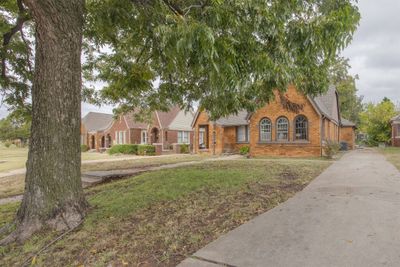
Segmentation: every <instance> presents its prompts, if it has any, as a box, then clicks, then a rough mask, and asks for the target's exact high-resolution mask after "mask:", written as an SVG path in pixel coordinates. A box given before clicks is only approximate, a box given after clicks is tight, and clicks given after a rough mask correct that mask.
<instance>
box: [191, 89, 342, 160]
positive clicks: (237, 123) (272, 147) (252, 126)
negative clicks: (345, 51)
mask: <svg viewBox="0 0 400 267" xmlns="http://www.w3.org/2000/svg"><path fill="white" fill-rule="evenodd" d="M284 96H285V102H287V101H290V102H291V103H296V104H297V105H298V106H300V107H301V111H300V112H298V113H296V112H292V111H290V110H289V109H286V108H284V107H283V103H282V99H281V97H280V95H279V94H278V92H275V100H274V101H271V102H270V103H269V104H266V105H265V106H264V107H262V108H260V109H259V110H257V111H256V112H254V113H248V112H247V111H241V112H239V113H238V114H236V115H231V116H228V117H225V118H221V119H218V120H216V121H210V120H209V116H208V114H207V112H205V111H198V112H196V114H195V117H194V119H193V122H192V127H193V128H194V133H195V138H194V151H195V152H196V153H208V154H222V153H231V152H238V150H239V149H240V147H242V146H249V147H250V154H251V155H253V156H259V155H278V156H299V157H303V156H321V155H322V154H323V145H324V144H325V142H326V141H327V140H331V141H336V142H339V141H340V128H341V127H340V110H339V104H338V94H337V92H336V89H335V87H333V86H330V87H329V90H328V91H327V92H326V93H325V94H323V95H320V96H317V97H314V98H312V97H308V96H305V95H303V94H302V93H300V92H299V91H297V90H296V88H295V87H294V86H290V87H289V88H288V90H287V92H286V93H285V94H284Z"/></svg>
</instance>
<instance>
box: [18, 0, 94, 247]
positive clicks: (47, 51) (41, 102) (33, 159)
mask: <svg viewBox="0 0 400 267" xmlns="http://www.w3.org/2000/svg"><path fill="white" fill-rule="evenodd" d="M25 4H26V5H27V6H28V8H29V9H30V11H31V13H32V16H33V20H34V22H35V27H36V32H35V35H36V55H35V73H34V80H33V87H32V105H33V107H32V111H33V114H32V128H31V142H30V146H29V155H28V162H27V173H26V178H25V193H24V197H23V200H22V204H21V207H20V209H19V211H18V214H17V223H18V227H17V231H16V237H17V239H18V240H24V239H26V238H27V237H29V236H30V235H31V234H32V233H34V232H36V231H38V230H39V229H41V228H42V227H43V226H49V227H51V228H53V229H57V230H63V229H69V228H72V227H74V226H76V225H78V224H79V223H80V222H81V221H82V220H83V218H84V217H85V213H86V209H87V202H86V200H85V197H84V194H83V190H82V185H81V177H80V175H81V169H80V166H81V152H80V138H79V136H80V112H81V58H80V57H81V45H82V26H83V13H84V0H68V1H62V0H25Z"/></svg>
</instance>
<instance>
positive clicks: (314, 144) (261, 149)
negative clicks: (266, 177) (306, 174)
mask: <svg viewBox="0 0 400 267" xmlns="http://www.w3.org/2000/svg"><path fill="white" fill-rule="evenodd" d="M286 97H287V98H288V99H289V100H290V101H292V102H294V103H297V104H303V105H304V107H303V110H302V111H301V112H300V113H299V114H296V113H293V112H290V111H288V110H285V109H284V108H283V107H282V105H281V103H280V101H279V96H278V95H275V101H272V102H271V103H270V104H267V105H266V106H265V107H263V108H261V109H259V110H257V111H256V112H255V113H254V114H253V115H252V116H251V119H250V154H251V155H253V156H260V155H273V156H293V157H296V156H298V157H303V156H320V155H321V130H320V129H321V120H320V117H319V115H318V113H317V112H316V111H315V109H314V107H313V106H312V104H311V103H310V101H309V100H308V99H307V97H305V96H304V95H302V94H301V93H299V92H297V90H296V89H295V88H294V87H289V88H288V90H287V92H286ZM298 115H304V116H305V117H306V118H307V120H308V140H307V141H294V120H295V118H296V117H297V116H298ZM281 116H283V117H286V118H287V119H288V121H289V140H288V141H287V142H278V141H276V120H277V119H278V118H279V117H281ZM263 118H268V119H270V120H271V122H272V131H271V133H272V141H271V142H265V143H263V142H260V141H259V140H260V136H259V122H260V121H261V120H262V119H263Z"/></svg>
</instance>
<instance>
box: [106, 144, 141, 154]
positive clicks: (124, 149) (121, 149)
mask: <svg viewBox="0 0 400 267" xmlns="http://www.w3.org/2000/svg"><path fill="white" fill-rule="evenodd" d="M137 153H138V145H114V146H112V147H111V148H110V150H108V154H110V155H113V154H132V155H137Z"/></svg>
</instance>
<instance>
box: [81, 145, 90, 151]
mask: <svg viewBox="0 0 400 267" xmlns="http://www.w3.org/2000/svg"><path fill="white" fill-rule="evenodd" d="M87 151H89V147H88V146H87V145H81V152H87Z"/></svg>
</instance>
